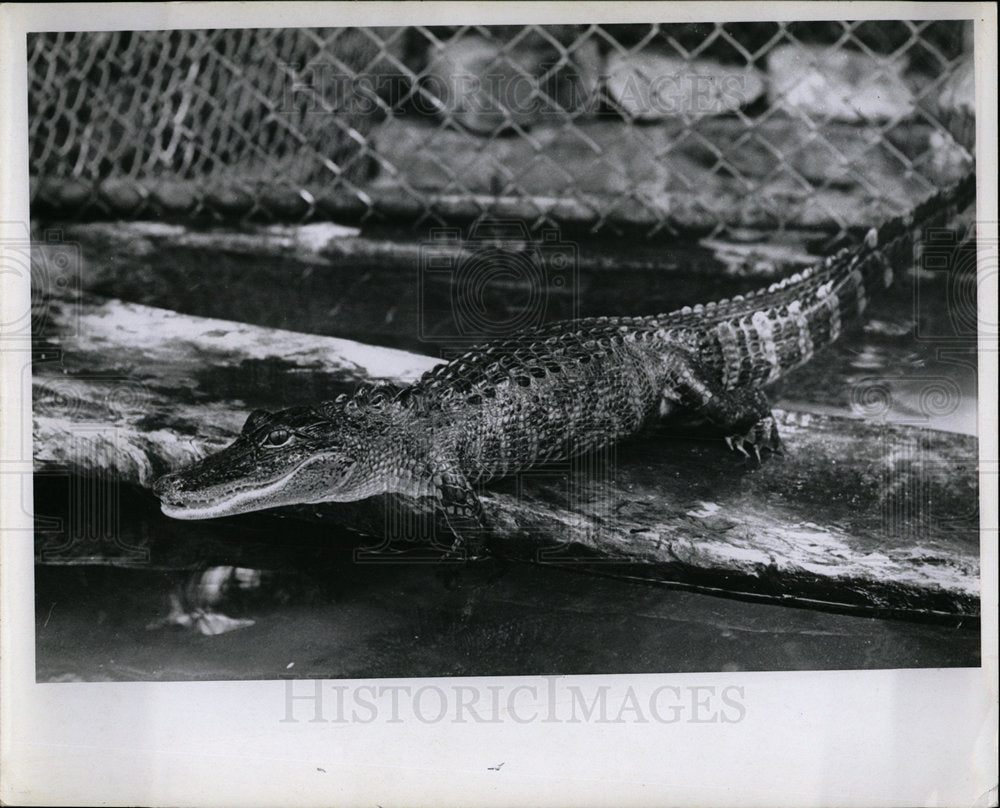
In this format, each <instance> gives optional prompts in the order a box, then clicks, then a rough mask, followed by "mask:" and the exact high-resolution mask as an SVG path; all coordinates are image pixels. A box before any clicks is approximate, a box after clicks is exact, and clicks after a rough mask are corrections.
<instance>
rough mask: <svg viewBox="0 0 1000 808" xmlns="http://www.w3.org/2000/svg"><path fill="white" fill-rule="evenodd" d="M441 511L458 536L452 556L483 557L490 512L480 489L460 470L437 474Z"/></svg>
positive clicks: (436, 490)
mask: <svg viewBox="0 0 1000 808" xmlns="http://www.w3.org/2000/svg"><path fill="white" fill-rule="evenodd" d="M434 497H435V505H436V507H437V509H438V512H439V513H440V514H441V516H442V518H443V519H444V522H445V524H446V525H447V526H448V530H449V531H450V533H451V534H452V536H453V537H454V541H453V542H452V545H451V548H450V550H449V555H455V554H463V555H464V557H465V558H466V559H474V558H479V557H480V556H482V555H484V554H485V551H486V533H487V525H486V514H485V512H484V511H483V504H482V503H481V502H480V501H479V497H478V496H477V495H476V492H475V491H473V490H472V486H471V485H470V484H469V481H468V480H467V479H466V478H465V475H464V474H462V473H461V471H459V470H458V469H455V468H447V469H445V470H443V471H439V472H438V473H437V474H436V475H435V476H434Z"/></svg>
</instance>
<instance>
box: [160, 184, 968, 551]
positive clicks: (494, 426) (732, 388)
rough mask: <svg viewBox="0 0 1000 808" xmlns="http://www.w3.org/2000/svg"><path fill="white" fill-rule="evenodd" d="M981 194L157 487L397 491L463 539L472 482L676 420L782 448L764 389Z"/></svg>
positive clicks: (313, 425)
mask: <svg viewBox="0 0 1000 808" xmlns="http://www.w3.org/2000/svg"><path fill="white" fill-rule="evenodd" d="M974 198H975V176H974V175H973V174H969V175H968V176H967V177H966V178H965V179H963V180H962V181H961V182H960V183H958V184H957V185H956V186H954V187H953V188H951V189H949V190H947V191H944V192H942V193H939V194H936V195H935V196H933V197H931V198H930V199H928V200H927V201H926V202H924V203H923V204H921V205H920V206H918V207H917V208H916V209H915V210H914V211H913V212H912V213H911V214H909V215H908V216H905V217H901V218H898V219H894V220H892V221H890V222H888V223H886V224H885V225H883V226H882V227H880V228H877V229H875V228H873V229H872V230H870V231H869V232H868V234H867V236H866V237H865V239H864V240H863V241H862V242H861V243H859V244H857V245H855V246H853V247H849V248H844V249H842V250H840V251H839V252H837V253H836V254H835V255H832V256H830V257H829V258H827V259H826V260H824V261H821V262H819V263H817V264H816V265H815V266H813V267H811V268H809V269H807V270H805V271H803V272H800V273H798V274H796V275H792V276H791V277H790V278H787V279H785V280H783V281H781V282H780V283H775V284H772V285H771V286H770V287H768V288H766V289H761V290H758V291H757V292H755V293H753V294H749V295H746V296H740V297H735V298H733V299H732V300H722V301H719V302H717V303H709V304H707V305H704V306H701V305H699V306H695V307H693V308H690V307H685V308H684V309H681V310H680V311H675V312H673V313H670V314H664V315H653V316H648V317H598V318H590V319H583V320H573V321H566V322H559V323H552V324H549V325H545V326H542V327H539V328H535V329H531V330H528V331H524V332H522V333H520V334H519V335H518V336H517V337H516V338H511V339H504V340H499V341H496V342H491V343H487V344H485V345H482V346H479V347H478V348H475V349H473V350H471V351H469V352H468V353H466V354H465V355H463V356H461V357H459V358H457V359H454V360H452V361H451V362H448V363H447V364H444V365H441V366H439V367H437V368H435V369H433V370H431V371H429V372H428V373H426V374H424V376H423V377H422V378H421V379H420V380H419V381H417V382H416V383H415V384H413V385H411V386H409V387H404V388H396V387H375V388H366V389H363V390H361V391H359V392H358V393H357V394H356V395H355V396H354V397H352V398H347V397H344V396H342V397H341V398H340V399H338V400H336V401H329V402H323V403H321V404H318V405H316V406H309V407H292V408H290V409H287V410H282V411H281V412H277V413H273V414H272V413H265V412H262V411H258V412H255V413H253V414H252V415H251V416H250V417H249V418H248V419H247V422H246V425H245V426H244V428H243V432H242V434H241V435H240V437H239V438H237V440H236V441H235V442H234V443H233V444H232V445H231V446H229V447H228V448H227V449H225V450H223V451H222V452H220V453H218V454H216V455H213V456H211V457H208V458H206V459H205V460H203V461H201V462H199V463H196V464H195V465H193V466H191V467H189V468H187V469H183V470H181V471H177V472H174V473H172V474H168V475H166V476H165V477H162V478H161V479H160V480H158V481H157V482H156V484H155V486H154V490H155V492H156V494H157V495H158V496H159V497H160V499H161V500H162V503H163V510H164V512H165V513H167V514H168V515H170V516H174V517H177V518H182V519H185V518H186V519H201V518H208V517H213V516H224V515H228V514H234V513H242V512H246V511H252V510H260V509H262V508H269V507H274V506H278V505H288V504H296V503H314V502H327V501H348V500H356V499H363V498H365V497H369V496H372V495H374V494H378V493H387V492H395V493H401V494H406V495H409V496H414V497H422V496H429V497H433V498H434V500H435V502H436V504H437V506H438V507H439V509H440V511H441V513H442V514H443V515H444V517H445V519H446V520H447V522H448V524H449V526H450V527H451V529H452V531H453V532H454V533H455V535H456V536H463V535H468V534H469V533H470V532H471V531H474V530H478V529H482V528H483V527H484V520H483V516H482V509H481V506H480V504H479V501H478V498H477V497H476V494H475V493H474V491H473V487H474V486H476V485H479V484H482V483H485V482H488V481H490V480H492V479H495V478H498V477H504V476H507V475H510V474H514V473H516V472H518V471H523V470H525V469H529V468H531V467H533V466H537V465H540V464H544V463H548V462H552V461H556V460H563V459H567V458H569V457H572V456H575V455H579V454H582V453H584V452H588V451H592V450H595V449H599V448H601V447H604V446H607V445H609V444H611V443H615V442H617V441H619V440H621V439H622V438H625V437H627V436H629V435H632V434H634V433H636V432H637V431H639V430H640V429H641V428H642V427H643V426H644V425H645V424H646V423H647V422H648V421H649V420H650V419H652V418H655V417H659V416H662V415H665V414H667V413H670V412H682V413H687V414H689V415H694V416H696V417H699V418H701V419H703V420H705V421H707V422H709V423H711V424H713V425H715V426H716V427H718V428H719V429H720V430H721V431H722V434H723V435H725V436H727V437H726V439H727V441H728V442H729V444H730V446H732V447H733V448H734V449H737V450H739V451H741V452H743V453H748V450H749V451H752V452H754V453H755V454H756V455H757V456H758V457H759V456H760V452H761V450H769V451H772V452H773V451H778V450H779V448H780V442H779V439H778V434H777V430H776V428H775V425H774V421H773V419H772V418H771V414H770V408H769V406H768V403H767V399H766V397H765V395H764V393H763V390H762V387H763V386H764V385H766V384H768V383H770V382H773V381H775V380H777V379H779V378H781V376H783V375H784V374H786V373H788V372H789V371H790V370H792V369H794V368H796V367H798V366H800V365H802V364H804V363H805V362H808V361H809V360H810V359H811V358H812V357H813V355H814V354H815V353H816V352H817V351H819V350H820V349H821V348H823V347H824V346H826V345H828V344H830V343H831V342H833V341H834V340H836V339H837V337H838V336H839V335H840V334H841V332H842V331H843V329H844V327H845V325H846V324H847V323H848V322H849V321H851V320H853V319H856V318H858V317H859V316H860V315H861V314H862V313H863V312H864V310H865V306H866V303H867V301H868V299H869V296H870V295H871V294H873V293H875V292H877V291H879V290H881V289H884V288H885V287H887V286H888V285H889V284H890V283H892V279H893V274H894V273H895V272H897V271H900V270H903V269H906V268H907V267H909V266H910V265H911V264H912V262H913V258H914V247H915V242H914V239H915V234H916V232H917V231H918V230H920V229H923V228H927V227H938V226H944V225H946V224H948V222H949V221H950V219H951V218H952V217H953V216H954V215H955V213H956V212H957V211H959V210H961V209H963V208H964V207H966V206H967V205H968V204H970V203H971V202H972V201H973V200H974Z"/></svg>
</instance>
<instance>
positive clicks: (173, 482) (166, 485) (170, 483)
mask: <svg viewBox="0 0 1000 808" xmlns="http://www.w3.org/2000/svg"><path fill="white" fill-rule="evenodd" d="M180 488H181V486H180V474H179V473H178V472H176V471H172V472H170V473H169V474H164V475H163V476H162V477H159V478H158V479H157V480H156V481H155V482H154V483H153V493H154V494H155V495H156V496H157V497H159V498H160V499H171V498H172V497H173V496H175V495H176V494H177V493H178V491H179V490H180Z"/></svg>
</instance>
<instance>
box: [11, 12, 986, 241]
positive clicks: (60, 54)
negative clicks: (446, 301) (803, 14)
mask: <svg viewBox="0 0 1000 808" xmlns="http://www.w3.org/2000/svg"><path fill="white" fill-rule="evenodd" d="M971 51H972V46H971V23H963V22H961V21H958V22H942V21H919V22H907V21H898V22H895V21H894V22H885V21H880V22H877V23H873V22H823V23H813V22H810V23H739V24H730V23H708V24H649V25H604V26H597V25H559V26H535V25H528V26H516V27H515V26H493V27H481V26H464V27H453V28H427V27H409V28H403V27H397V28H376V29H368V28H342V29H280V30H279V29H276V30H266V29H252V30H250V29H248V30H212V31H161V32H134V31H133V32H129V31H125V32H108V33H39V34H32V35H31V36H30V38H29V42H28V60H29V82H30V86H29V114H30V168H31V179H32V204H33V213H35V214H36V215H59V216H72V217H86V218H123V217H124V218H169V219H176V220H182V221H207V222H225V221H228V222H232V221H274V222H304V221H310V220H321V219H334V220H340V221H361V222H368V221H379V220H389V221H394V222H405V223H407V224H411V225H415V226H418V227H419V226H428V225H436V224H441V223H448V222H455V221H476V220H481V219H485V218H492V217H498V216H502V217H517V218H519V219H521V220H524V221H526V222H527V223H528V224H529V225H531V226H534V227H543V226H550V225H553V224H554V225H561V226H566V225H575V226H581V227H584V228H586V229H589V230H592V231H615V232H620V231H622V230H623V229H638V230H639V231H641V232H643V233H647V234H655V233H662V232H673V231H677V230H688V229H694V230H698V231H713V232H714V231H717V230H720V229H724V228H729V229H732V228H766V229H776V228H777V229H781V228H789V227H795V228H826V229H834V230H842V229H844V228H848V227H851V226H863V225H866V224H868V223H869V222H870V221H871V220H873V219H875V218H877V217H878V216H881V215H885V214H887V213H894V212H898V211H901V210H904V209H906V208H908V207H910V206H911V205H912V204H914V203H915V202H916V201H918V200H919V199H920V198H922V197H923V196H925V195H926V194H928V193H929V192H930V191H932V190H933V189H935V188H937V187H940V186H941V185H943V184H946V183H948V182H950V181H952V180H954V179H955V178H956V177H957V176H958V175H959V174H961V173H962V172H963V171H965V170H967V169H968V167H969V166H970V165H971V162H972V151H973V149H972V145H973V143H972V139H973V135H972V132H973V129H974V112H973V84H974V82H973V72H972V52H971Z"/></svg>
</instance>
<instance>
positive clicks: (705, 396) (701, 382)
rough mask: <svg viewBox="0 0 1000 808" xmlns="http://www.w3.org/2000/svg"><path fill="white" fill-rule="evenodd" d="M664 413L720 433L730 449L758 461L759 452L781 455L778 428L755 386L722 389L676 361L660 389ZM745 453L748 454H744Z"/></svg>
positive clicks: (693, 366)
mask: <svg viewBox="0 0 1000 808" xmlns="http://www.w3.org/2000/svg"><path fill="white" fill-rule="evenodd" d="M662 395H663V402H664V406H663V407H662V408H661V409H663V410H664V411H669V410H670V409H672V408H673V407H674V406H680V407H681V408H683V409H685V410H688V411H690V412H693V413H696V414H697V415H699V416H701V417H702V418H704V419H705V420H706V421H707V422H708V423H710V424H712V425H713V426H716V427H718V428H719V429H721V430H722V432H723V434H724V435H725V438H726V443H727V444H728V446H729V448H730V449H733V450H734V451H738V452H740V453H741V454H743V455H745V456H747V457H749V456H750V453H751V452H752V453H753V454H754V456H756V458H757V459H758V460H759V459H760V453H761V450H762V449H767V450H768V451H770V452H772V453H774V454H781V452H782V449H781V439H780V438H779V436H778V427H777V424H776V423H775V421H774V416H772V415H771V406H770V404H768V402H767V396H765V395H764V391H763V390H761V389H760V388H759V387H757V386H756V385H754V386H745V387H738V388H736V389H735V390H725V389H723V388H722V385H720V384H717V383H715V382H713V381H711V380H710V377H709V376H708V375H707V374H705V373H704V372H703V371H701V370H700V368H698V366H697V365H696V364H694V363H693V362H689V361H681V362H678V363H677V364H676V365H675V367H674V368H672V369H671V372H670V374H669V376H668V381H667V384H666V385H665V386H664V390H663V394H662ZM748 450H749V451H748Z"/></svg>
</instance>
